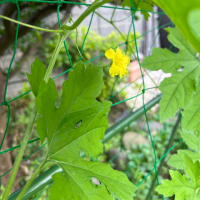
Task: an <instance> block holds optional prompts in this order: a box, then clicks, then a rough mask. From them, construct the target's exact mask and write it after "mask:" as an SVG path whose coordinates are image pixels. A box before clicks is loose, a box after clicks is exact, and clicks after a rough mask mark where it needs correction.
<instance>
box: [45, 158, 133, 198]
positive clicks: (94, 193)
mask: <svg viewBox="0 0 200 200" xmlns="http://www.w3.org/2000/svg"><path fill="white" fill-rule="evenodd" d="M66 158H67V157H66ZM67 160H68V159H66V161H60V163H59V165H60V166H61V167H62V168H63V171H64V172H63V173H62V174H60V175H58V176H59V177H57V176H54V177H53V179H54V181H55V183H56V184H55V187H54V186H52V188H50V196H49V197H50V199H51V197H52V196H53V195H56V189H57V188H58V187H61V188H63V194H62V196H63V199H77V200H78V199H81V200H101V199H106V200H107V199H108V200H114V199H115V198H117V199H119V200H132V199H133V193H134V190H135V187H134V186H133V184H131V183H130V182H129V181H128V179H127V177H126V176H125V174H123V173H119V172H118V171H116V170H113V169H112V168H111V167H110V166H109V165H107V164H103V163H97V162H92V161H86V160H76V161H73V162H68V161H67ZM60 179H62V180H63V181H60ZM95 180H96V181H95ZM58 184H59V185H58ZM72 187H73V189H72ZM70 190H71V191H70ZM54 191H55V192H54ZM72 191H73V192H72ZM58 197H59V194H58V195H57V198H58ZM52 199H54V198H52ZM58 199H62V198H58Z"/></svg>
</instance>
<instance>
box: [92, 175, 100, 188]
mask: <svg viewBox="0 0 200 200" xmlns="http://www.w3.org/2000/svg"><path fill="white" fill-rule="evenodd" d="M91 182H92V184H93V185H95V186H99V185H101V182H100V181H99V180H98V179H97V178H95V177H92V178H91Z"/></svg>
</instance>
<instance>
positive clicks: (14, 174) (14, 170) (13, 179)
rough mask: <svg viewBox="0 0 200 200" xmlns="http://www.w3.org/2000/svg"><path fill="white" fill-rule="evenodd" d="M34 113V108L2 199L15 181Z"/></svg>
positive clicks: (34, 116)
mask: <svg viewBox="0 0 200 200" xmlns="http://www.w3.org/2000/svg"><path fill="white" fill-rule="evenodd" d="M36 115H37V112H36V110H34V111H33V113H31V117H30V123H29V124H28V127H27V129H26V132H25V137H24V139H23V141H22V144H21V148H20V149H19V152H18V154H17V157H16V160H15V163H14V166H13V169H12V172H11V175H10V178H9V181H8V184H7V186H6V189H5V192H4V195H3V198H2V200H7V199H8V196H9V194H10V192H11V189H12V186H13V184H14V181H15V178H16V175H17V172H18V169H19V166H20V163H21V160H22V157H23V155H24V151H25V148H26V145H27V142H28V140H29V137H30V135H31V133H32V129H33V126H34V122H35V118H36Z"/></svg>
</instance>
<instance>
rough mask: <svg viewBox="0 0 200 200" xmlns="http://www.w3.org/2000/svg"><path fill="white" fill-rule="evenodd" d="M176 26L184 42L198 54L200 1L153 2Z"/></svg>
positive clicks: (199, 46)
mask: <svg viewBox="0 0 200 200" xmlns="http://www.w3.org/2000/svg"><path fill="white" fill-rule="evenodd" d="M153 1H154V2H155V3H156V4H157V5H158V6H159V7H161V8H162V9H163V10H164V11H165V13H166V14H167V15H168V16H169V17H170V18H171V20H172V21H173V22H174V24H176V26H177V27H178V29H179V30H180V31H181V33H182V34H183V36H184V38H185V40H187V41H189V42H190V43H191V44H192V46H193V47H194V48H195V49H196V50H197V51H198V52H200V33H199V26H198V24H199V16H200V1H199V0H191V1H184V3H183V1H182V0H176V1H174V0H165V1H163V0H153Z"/></svg>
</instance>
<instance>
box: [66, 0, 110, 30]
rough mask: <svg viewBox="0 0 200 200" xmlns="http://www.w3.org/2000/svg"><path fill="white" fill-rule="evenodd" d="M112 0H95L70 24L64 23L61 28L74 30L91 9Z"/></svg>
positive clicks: (93, 9)
mask: <svg viewBox="0 0 200 200" xmlns="http://www.w3.org/2000/svg"><path fill="white" fill-rule="evenodd" d="M111 1H112V0H102V1H95V2H94V3H92V4H91V6H90V7H88V9H87V10H86V11H85V12H83V14H81V15H80V17H79V18H78V19H77V20H76V21H75V22H74V23H73V24H72V25H71V26H68V25H64V26H63V28H64V30H74V29H76V28H77V27H78V26H79V25H80V23H81V22H82V21H83V20H84V19H85V18H86V17H87V16H88V15H89V14H90V13H91V12H93V11H95V10H96V9H97V8H99V7H100V6H102V5H103V4H105V3H109V2H111Z"/></svg>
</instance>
